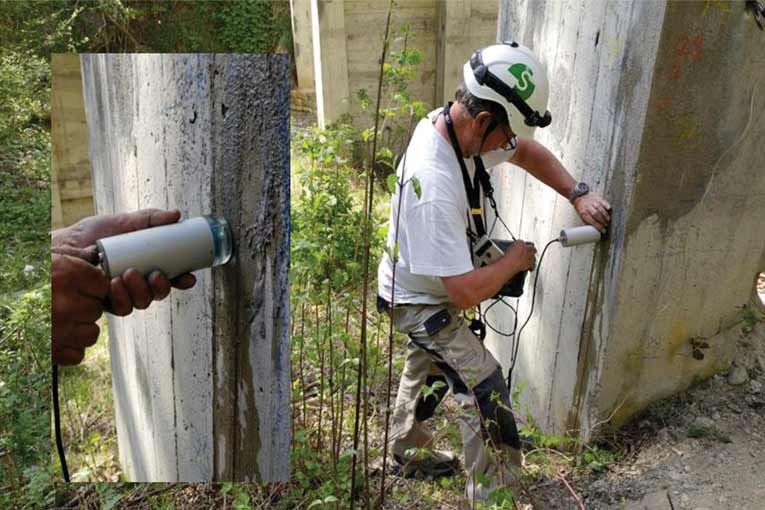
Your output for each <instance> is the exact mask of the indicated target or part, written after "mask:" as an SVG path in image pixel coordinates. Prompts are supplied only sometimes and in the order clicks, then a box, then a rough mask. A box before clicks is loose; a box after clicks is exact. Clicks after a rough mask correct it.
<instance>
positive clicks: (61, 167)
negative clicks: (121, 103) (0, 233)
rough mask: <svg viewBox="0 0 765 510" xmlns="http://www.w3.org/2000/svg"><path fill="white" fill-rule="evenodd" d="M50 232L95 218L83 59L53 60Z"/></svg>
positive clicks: (56, 57)
mask: <svg viewBox="0 0 765 510" xmlns="http://www.w3.org/2000/svg"><path fill="white" fill-rule="evenodd" d="M51 148H52V151H51V166H52V167H53V178H52V179H51V193H52V202H51V228H60V227H63V226H66V225H71V224H72V223H75V222H77V221H78V220H80V219H82V218H84V217H86V216H91V215H92V214H93V211H94V208H93V186H92V184H91V182H90V161H89V160H88V129H87V126H86V125H85V106H84V104H83V100H82V78H81V77H80V58H79V56H78V55H76V54H55V55H52V56H51Z"/></svg>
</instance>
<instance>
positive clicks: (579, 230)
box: [560, 225, 602, 247]
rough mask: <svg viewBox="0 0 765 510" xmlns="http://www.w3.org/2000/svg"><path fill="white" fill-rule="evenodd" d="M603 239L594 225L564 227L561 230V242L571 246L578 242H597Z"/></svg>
mask: <svg viewBox="0 0 765 510" xmlns="http://www.w3.org/2000/svg"><path fill="white" fill-rule="evenodd" d="M601 239H602V236H601V234H600V232H598V229H596V228H595V227H593V226H592V225H584V226H582V227H571V228H564V229H563V230H561V231H560V244H561V245H563V246H565V247H569V246H576V245H578V244H586V243H596V242H598V241H600V240H601Z"/></svg>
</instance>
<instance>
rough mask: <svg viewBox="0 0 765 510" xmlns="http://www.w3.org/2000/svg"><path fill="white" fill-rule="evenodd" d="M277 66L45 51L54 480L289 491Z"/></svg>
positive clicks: (285, 95)
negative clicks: (284, 484) (279, 486)
mask: <svg viewBox="0 0 765 510" xmlns="http://www.w3.org/2000/svg"><path fill="white" fill-rule="evenodd" d="M289 65H290V64H289V58H288V56H287V55H286V54H268V55H245V54H242V55H233V54H161V55H160V54H82V55H74V54H56V55H53V58H52V65H51V67H52V114H51V118H52V147H53V158H52V163H53V177H52V228H53V232H52V234H51V257H52V260H51V264H52V265H51V286H52V306H51V326H52V331H51V336H52V358H53V364H54V366H53V400H54V401H53V408H54V409H53V411H54V413H53V414H54V422H55V423H54V432H55V434H54V435H55V439H56V452H57V455H55V457H57V459H56V461H55V462H54V464H58V463H60V464H61V469H62V471H63V475H64V478H65V479H66V480H67V481H69V480H71V481H72V482H86V481H113V482H116V481H130V482H204V481H258V482H275V481H286V480H288V479H289V475H290V444H291V434H290V430H291V428H290V407H289V402H290V340H289V324H290V318H289V282H288V271H289V259H290V256H289V253H290V251H289V221H290V174H289V167H290V149H289V121H290V112H289V107H290V79H289Z"/></svg>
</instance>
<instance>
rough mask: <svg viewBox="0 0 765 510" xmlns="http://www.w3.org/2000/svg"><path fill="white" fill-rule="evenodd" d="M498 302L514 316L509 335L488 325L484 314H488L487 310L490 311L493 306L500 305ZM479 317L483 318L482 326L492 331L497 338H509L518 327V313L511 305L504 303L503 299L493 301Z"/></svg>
mask: <svg viewBox="0 0 765 510" xmlns="http://www.w3.org/2000/svg"><path fill="white" fill-rule="evenodd" d="M500 302H501V303H502V304H504V305H505V306H507V307H508V308H510V309H511V310H512V311H513V315H514V316H515V319H514V320H513V330H512V331H511V332H509V333H503V332H502V331H500V330H498V329H497V328H495V327H494V326H492V325H491V324H490V323H489V319H488V317H486V314H488V313H489V310H491V309H492V308H493V307H494V305H496V304H497V303H500ZM481 317H482V318H483V322H484V324H486V327H487V328H489V329H490V330H492V331H493V332H495V333H496V334H498V335H499V336H506V337H511V336H513V335H515V330H516V328H517V327H518V312H517V311H516V310H515V308H514V307H513V305H511V304H509V303H508V302H507V301H505V299H504V298H501V297H500V298H497V299H495V300H494V302H493V303H492V304H490V305H489V306H487V307H486V311H485V312H483V314H482V315H481Z"/></svg>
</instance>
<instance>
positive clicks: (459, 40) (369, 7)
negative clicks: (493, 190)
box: [292, 0, 497, 126]
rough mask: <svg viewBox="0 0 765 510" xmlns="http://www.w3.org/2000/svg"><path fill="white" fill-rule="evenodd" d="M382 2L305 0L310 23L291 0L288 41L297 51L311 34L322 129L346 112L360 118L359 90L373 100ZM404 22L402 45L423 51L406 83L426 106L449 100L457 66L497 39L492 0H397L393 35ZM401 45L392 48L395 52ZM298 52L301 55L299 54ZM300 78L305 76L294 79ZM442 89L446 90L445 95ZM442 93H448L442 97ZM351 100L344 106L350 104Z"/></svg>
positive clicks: (304, 83)
mask: <svg viewBox="0 0 765 510" xmlns="http://www.w3.org/2000/svg"><path fill="white" fill-rule="evenodd" d="M388 4H389V2H388V0H311V1H310V5H311V24H310V26H309V27H306V26H305V25H304V24H301V23H299V20H300V19H303V18H304V17H305V15H304V14H303V11H302V9H303V6H302V5H301V2H293V4H292V15H293V20H294V23H293V31H294V33H293V39H294V41H295V45H296V51H297V49H298V47H300V48H303V47H304V46H305V45H306V44H307V43H308V41H309V39H308V36H307V35H306V34H305V31H306V30H307V29H309V30H311V32H312V39H311V44H312V45H313V65H314V74H313V77H314V80H315V86H314V90H315V92H316V103H317V114H318V119H319V123H320V125H322V126H323V125H324V124H325V123H327V122H332V121H335V120H337V119H338V117H339V116H341V115H342V114H344V113H351V114H353V115H359V114H361V110H360V108H358V104H357V101H356V102H354V100H353V98H355V97H356V94H357V92H358V91H359V90H361V89H366V91H367V93H368V94H369V95H370V96H371V97H374V96H375V94H376V93H377V80H378V73H379V71H380V55H381V53H382V43H383V35H384V33H385V20H386V18H387V15H388ZM404 23H408V24H409V26H410V28H411V31H412V35H410V37H409V39H408V41H407V44H408V46H409V47H410V48H417V49H419V50H420V51H421V52H422V56H423V59H422V63H421V64H420V65H419V66H418V67H417V77H416V79H415V80H413V83H412V84H411V86H410V91H411V93H412V97H414V98H417V99H418V100H420V101H423V102H425V103H426V104H428V105H429V106H440V105H441V103H442V102H443V101H444V99H445V98H446V99H450V98H451V97H452V94H453V92H454V87H455V86H456V85H457V83H458V80H459V79H460V77H459V76H458V74H459V72H461V69H462V67H461V64H462V63H464V62H465V61H466V60H467V58H468V57H469V56H470V54H471V53H472V52H473V51H474V50H475V49H476V48H478V47H481V46H485V45H488V44H492V43H493V42H494V39H495V35H496V23H497V1H496V0H450V1H449V2H443V1H440V0H409V1H407V2H398V3H396V5H395V6H394V8H393V14H392V16H391V30H392V31H396V30H399V29H400V28H401V26H402V25H403V24H404ZM401 45H402V41H400V40H399V41H394V42H393V45H392V47H393V48H394V49H400V47H401ZM301 51H302V50H301ZM306 64H307V60H297V61H296V65H297V66H298V82H299V83H300V87H301V88H305V87H307V86H308V85H307V77H308V76H309V73H308V71H307V70H302V69H301V67H303V66H305V65H306ZM301 76H304V77H306V79H304V80H302V81H301V80H300V77H301ZM444 91H446V93H444ZM444 94H446V95H444ZM349 100H350V102H349Z"/></svg>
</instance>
